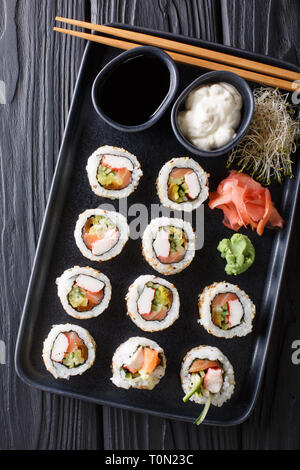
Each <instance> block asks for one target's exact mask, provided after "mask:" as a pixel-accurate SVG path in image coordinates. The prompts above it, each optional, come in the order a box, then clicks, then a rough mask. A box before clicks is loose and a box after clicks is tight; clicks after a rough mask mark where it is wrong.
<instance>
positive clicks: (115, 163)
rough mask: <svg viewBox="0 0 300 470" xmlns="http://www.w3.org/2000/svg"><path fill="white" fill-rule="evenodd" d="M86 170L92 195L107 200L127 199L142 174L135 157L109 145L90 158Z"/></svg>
mask: <svg viewBox="0 0 300 470" xmlns="http://www.w3.org/2000/svg"><path fill="white" fill-rule="evenodd" d="M86 170H87V174H88V178H89V182H90V185H91V188H92V190H93V191H94V193H95V194H97V196H101V197H107V198H109V199H121V198H123V197H128V196H129V195H130V194H131V193H132V192H133V191H134V190H135V189H136V187H137V185H138V183H139V179H140V178H141V176H142V174H143V172H142V170H141V166H140V164H139V162H138V159H137V158H136V156H135V155H132V154H131V153H129V152H127V150H124V149H120V148H117V147H110V146H109V145H105V146H103V147H100V148H99V149H97V150H96V151H95V152H94V153H93V154H92V155H91V156H90V158H89V159H88V162H87V167H86Z"/></svg>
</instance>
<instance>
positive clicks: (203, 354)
mask: <svg viewBox="0 0 300 470" xmlns="http://www.w3.org/2000/svg"><path fill="white" fill-rule="evenodd" d="M195 359H209V360H211V361H219V362H220V364H221V365H222V368H223V371H224V373H223V385H222V388H221V390H220V392H218V393H214V394H211V395H212V401H211V403H212V404H213V405H215V406H222V405H223V403H225V401H227V400H229V398H230V397H231V395H232V394H233V392H234V386H235V379H234V372H233V367H232V365H231V363H230V362H229V360H228V359H227V357H226V356H225V355H224V354H223V353H222V352H221V351H220V350H219V349H218V348H215V347H212V346H198V347H196V348H193V349H191V351H189V352H188V353H187V354H186V356H185V358H184V359H183V362H182V366H181V371H180V380H181V385H182V389H183V391H184V394H185V395H186V394H188V393H189V392H190V390H191V388H192V384H191V374H190V373H189V368H190V367H191V365H192V363H193V362H194V360H195ZM206 400H207V398H206V397H205V396H204V395H200V396H197V395H196V394H195V393H194V395H192V396H191V398H190V401H194V402H195V403H198V404H200V405H203V404H205V402H206Z"/></svg>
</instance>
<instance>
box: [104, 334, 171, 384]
mask: <svg viewBox="0 0 300 470" xmlns="http://www.w3.org/2000/svg"><path fill="white" fill-rule="evenodd" d="M139 346H142V347H149V348H151V349H154V350H156V351H158V352H159V354H161V355H162V356H163V361H162V363H161V364H159V365H158V366H157V367H156V369H155V370H154V371H153V372H152V374H151V375H144V376H141V377H138V378H135V379H126V377H125V371H124V369H123V365H124V364H128V362H129V360H130V358H131V357H132V356H133V354H134V353H135V352H136V350H137V349H138V348H139ZM165 371H166V358H165V355H164V351H163V349H162V348H161V347H160V346H159V345H158V344H157V343H156V342H155V341H152V340H151V339H148V338H142V337H133V338H130V339H128V340H127V341H126V342H125V343H123V344H121V345H120V346H119V347H118V348H117V349H116V351H115V353H114V355H113V359H112V372H113V375H112V377H111V379H110V380H111V381H112V383H113V384H115V385H116V386H117V387H121V388H126V389H129V388H137V389H147V390H152V389H153V388H154V387H155V386H156V385H157V384H158V383H159V381H160V380H161V378H162V377H163V376H164V375H165Z"/></svg>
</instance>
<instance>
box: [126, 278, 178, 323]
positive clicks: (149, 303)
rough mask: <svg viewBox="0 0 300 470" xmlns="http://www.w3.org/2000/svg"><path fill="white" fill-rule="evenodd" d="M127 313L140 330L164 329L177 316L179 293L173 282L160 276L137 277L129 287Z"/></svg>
mask: <svg viewBox="0 0 300 470" xmlns="http://www.w3.org/2000/svg"><path fill="white" fill-rule="evenodd" d="M126 300H127V313H128V315H129V316H130V318H131V320H132V321H133V322H134V323H135V324H136V325H137V326H138V327H139V328H141V330H144V331H149V332H154V331H161V330H165V329H166V328H168V327H169V326H171V325H172V324H173V323H174V322H175V320H177V318H178V317H179V307H180V302H179V295H178V292H177V289H176V288H175V286H174V285H173V284H171V283H170V282H168V281H166V280H165V279H162V278H160V277H156V276H151V275H146V276H140V277H138V278H137V279H136V280H135V281H134V283H133V284H131V286H130V287H129V290H128V293H127V296H126Z"/></svg>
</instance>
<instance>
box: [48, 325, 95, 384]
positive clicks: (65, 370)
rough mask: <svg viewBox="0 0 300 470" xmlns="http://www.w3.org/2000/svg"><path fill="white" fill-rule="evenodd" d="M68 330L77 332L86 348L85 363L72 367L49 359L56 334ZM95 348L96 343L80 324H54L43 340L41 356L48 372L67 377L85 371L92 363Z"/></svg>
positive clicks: (55, 375)
mask: <svg viewBox="0 0 300 470" xmlns="http://www.w3.org/2000/svg"><path fill="white" fill-rule="evenodd" d="M70 331H74V332H75V333H77V334H78V336H79V337H80V338H81V339H82V341H83V342H84V344H85V345H86V347H87V349H88V358H87V360H86V361H85V363H84V364H81V365H80V366H77V367H73V368H72V369H69V367H66V366H64V365H63V364H61V363H59V362H55V361H52V359H51V352H52V348H53V345H54V342H55V340H56V338H57V336H58V335H59V334H60V333H67V332H70ZM95 349H96V343H95V341H94V339H93V338H92V336H91V335H90V333H89V332H88V331H87V330H85V329H84V328H82V327H81V326H77V325H71V324H70V323H67V324H65V325H54V326H53V327H52V329H51V331H50V333H49V335H48V336H47V338H46V339H45V341H44V347H43V355H42V357H43V360H44V363H45V366H46V369H47V371H48V372H50V373H51V374H52V375H53V376H54V377H55V378H56V379H58V378H59V379H69V378H70V377H71V376H73V375H81V374H83V372H85V371H86V370H87V369H89V368H90V367H91V366H92V365H93V364H94V361H95V357H96V352H95Z"/></svg>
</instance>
